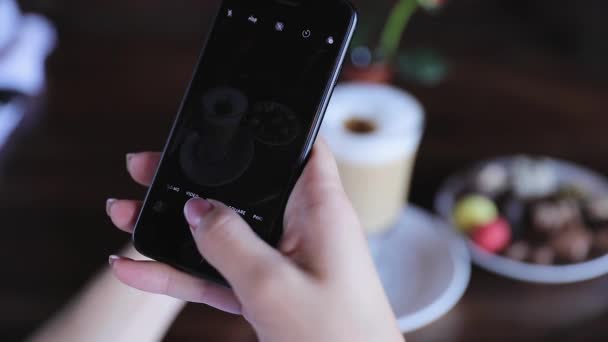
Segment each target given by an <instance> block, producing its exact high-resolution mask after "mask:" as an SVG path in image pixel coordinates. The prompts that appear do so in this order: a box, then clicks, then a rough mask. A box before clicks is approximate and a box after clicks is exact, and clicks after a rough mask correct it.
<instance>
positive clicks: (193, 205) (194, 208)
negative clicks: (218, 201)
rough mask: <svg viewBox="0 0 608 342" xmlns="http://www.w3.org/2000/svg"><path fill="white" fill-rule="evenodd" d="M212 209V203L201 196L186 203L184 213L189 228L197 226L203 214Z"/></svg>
mask: <svg viewBox="0 0 608 342" xmlns="http://www.w3.org/2000/svg"><path fill="white" fill-rule="evenodd" d="M211 210H213V204H211V202H209V201H207V200H206V199H202V198H193V199H191V200H189V201H188V203H186V206H185V207H184V214H185V216H186V221H188V224H189V225H190V228H191V229H195V228H197V227H198V225H199V223H200V222H201V219H202V218H203V216H205V215H206V214H208V213H209V212H210V211H211Z"/></svg>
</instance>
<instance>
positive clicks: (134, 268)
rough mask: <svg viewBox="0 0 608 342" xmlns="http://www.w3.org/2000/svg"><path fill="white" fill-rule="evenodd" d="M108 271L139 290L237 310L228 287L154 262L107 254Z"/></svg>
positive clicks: (235, 301) (236, 312) (236, 302)
mask: <svg viewBox="0 0 608 342" xmlns="http://www.w3.org/2000/svg"><path fill="white" fill-rule="evenodd" d="M110 264H111V266H112V272H113V273H114V275H115V276H116V278H118V280H120V281H121V282H123V283H124V284H126V285H128V286H131V287H134V288H136V289H139V290H141V291H145V292H150V293H156V294H162V295H167V296H171V297H174V298H178V299H182V300H185V301H188V302H194V303H203V304H207V305H209V306H212V307H214V308H216V309H219V310H222V311H225V312H229V313H233V314H240V313H241V304H240V303H239V301H238V300H237V298H236V296H235V295H234V293H233V292H232V290H230V289H228V288H225V287H223V286H219V285H216V284H212V283H210V282H207V281H205V280H202V279H198V278H195V277H192V276H189V275H187V274H185V273H182V272H180V271H178V270H176V269H174V268H172V267H170V266H167V265H165V264H161V263H159V262H155V261H134V260H131V259H127V258H122V257H117V256H111V257H110Z"/></svg>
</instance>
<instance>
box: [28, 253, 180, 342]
mask: <svg viewBox="0 0 608 342" xmlns="http://www.w3.org/2000/svg"><path fill="white" fill-rule="evenodd" d="M123 255H128V256H131V257H133V258H141V256H140V255H139V254H138V253H137V252H136V251H135V250H134V248H132V247H128V248H127V249H126V250H125V251H124V252H123ZM183 306H184V302H183V301H180V300H177V299H173V298H170V297H166V296H160V295H152V294H147V293H144V292H140V291H138V290H135V289H132V288H130V287H128V286H126V285H123V284H121V283H120V282H119V281H118V280H116V279H115V278H114V277H113V275H112V273H111V272H110V269H109V268H104V269H103V270H102V271H101V272H100V273H99V274H98V275H97V276H96V277H95V278H94V279H93V280H92V281H91V282H90V283H89V284H88V285H87V286H86V287H85V288H84V290H83V291H82V292H81V293H80V294H78V295H77V296H76V297H75V298H74V299H72V301H71V302H70V303H69V304H68V306H66V307H65V308H64V309H63V310H62V311H60V312H59V313H58V314H57V315H56V316H55V317H54V318H53V319H51V320H50V321H49V322H48V323H47V324H46V325H45V326H43V327H42V328H41V329H40V330H39V331H38V332H36V333H35V334H34V335H33V336H32V337H31V338H30V339H29V340H28V341H30V342H54V341H57V342H70V341H88V342H96V341H100V342H101V341H104V342H105V341H114V342H122V341H125V342H126V341H138V342H148V341H150V342H152V341H159V340H161V339H162V338H163V336H164V335H165V333H166V331H167V330H168V328H169V326H170V325H171V323H172V322H173V320H174V319H175V317H176V316H177V315H178V314H179V312H180V311H181V309H182V308H183Z"/></svg>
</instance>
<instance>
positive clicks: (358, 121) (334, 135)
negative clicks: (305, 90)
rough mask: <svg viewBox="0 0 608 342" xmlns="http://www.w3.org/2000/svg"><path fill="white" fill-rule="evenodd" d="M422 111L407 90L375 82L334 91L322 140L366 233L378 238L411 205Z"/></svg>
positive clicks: (337, 88)
mask: <svg viewBox="0 0 608 342" xmlns="http://www.w3.org/2000/svg"><path fill="white" fill-rule="evenodd" d="M423 127H424V110H423V108H422V106H421V105H420V103H419V102H418V101H417V100H416V99H414V98H413V97H412V96H411V95H409V94H408V93H406V92H405V91H403V90H401V89H398V88H395V87H392V86H388V85H383V84H376V83H360V82H357V83H345V84H341V85H339V86H337V87H336V89H335V91H334V94H333V96H332V99H331V101H330V104H329V107H328V110H327V113H326V115H325V120H324V123H323V127H322V130H321V135H322V136H323V137H324V138H325V139H326V140H327V142H328V144H329V145H330V147H331V149H332V151H333V153H334V155H335V157H336V160H337V162H338V167H339V170H340V176H341V178H342V183H343V185H344V188H345V190H346V193H347V195H348V197H349V199H350V200H351V202H352V203H353V206H354V208H355V210H356V211H357V214H358V215H359V218H360V220H361V222H362V224H363V227H364V228H365V230H366V231H367V232H368V233H370V234H374V233H380V232H383V231H385V230H387V229H389V228H390V227H391V226H392V224H393V223H394V222H395V221H396V220H397V218H398V216H399V214H400V213H401V211H402V209H403V206H404V204H405V203H406V202H407V197H408V194H409V186H410V183H411V176H412V171H413V168H414V162H415V159H416V154H417V151H418V146H419V144H420V140H421V137H422V133H423Z"/></svg>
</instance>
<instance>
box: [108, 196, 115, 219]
mask: <svg viewBox="0 0 608 342" xmlns="http://www.w3.org/2000/svg"><path fill="white" fill-rule="evenodd" d="M116 201H117V199H116V198H109V199H108V200H107V201H106V214H108V216H110V214H112V205H114V203H116Z"/></svg>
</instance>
